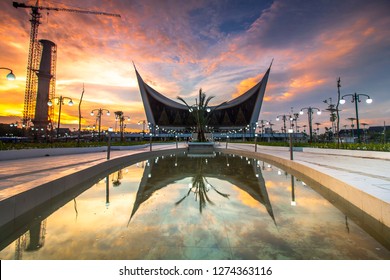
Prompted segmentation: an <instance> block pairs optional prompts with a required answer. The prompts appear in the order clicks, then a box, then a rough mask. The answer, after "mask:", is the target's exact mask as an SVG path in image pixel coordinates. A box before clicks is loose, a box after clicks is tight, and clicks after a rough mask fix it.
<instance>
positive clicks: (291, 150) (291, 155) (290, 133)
mask: <svg viewBox="0 0 390 280" xmlns="http://www.w3.org/2000/svg"><path fill="white" fill-rule="evenodd" d="M293 133H294V129H293V128H289V129H288V134H289V136H290V160H293V159H294V156H293V138H292V134H293Z"/></svg>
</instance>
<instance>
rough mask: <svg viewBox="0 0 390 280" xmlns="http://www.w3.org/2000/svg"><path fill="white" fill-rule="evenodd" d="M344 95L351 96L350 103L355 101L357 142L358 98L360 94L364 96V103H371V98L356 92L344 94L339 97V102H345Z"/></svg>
mask: <svg viewBox="0 0 390 280" xmlns="http://www.w3.org/2000/svg"><path fill="white" fill-rule="evenodd" d="M346 96H351V97H352V101H351V102H352V103H354V102H355V112H356V128H357V137H358V143H360V131H359V113H358V102H361V100H360V96H364V97H366V98H367V99H366V103H367V104H371V103H372V99H371V97H370V96H368V95H367V94H357V93H356V92H355V93H354V94H345V95H343V96H342V97H341V99H340V101H339V102H340V104H341V105H342V104H344V103H345V99H344V97H346Z"/></svg>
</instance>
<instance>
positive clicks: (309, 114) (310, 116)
mask: <svg viewBox="0 0 390 280" xmlns="http://www.w3.org/2000/svg"><path fill="white" fill-rule="evenodd" d="M303 110H307V117H308V121H309V132H310V143H311V142H312V141H313V127H312V121H313V110H317V115H321V110H320V109H318V108H315V107H306V108H302V109H301V111H300V112H299V114H300V115H303Z"/></svg>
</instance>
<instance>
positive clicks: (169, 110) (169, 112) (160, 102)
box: [134, 63, 272, 128]
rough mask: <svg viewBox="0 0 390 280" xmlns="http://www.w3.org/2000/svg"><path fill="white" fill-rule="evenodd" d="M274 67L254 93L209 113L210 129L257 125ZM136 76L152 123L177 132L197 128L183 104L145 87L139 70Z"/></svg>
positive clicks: (251, 91)
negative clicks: (171, 128) (180, 129)
mask: <svg viewBox="0 0 390 280" xmlns="http://www.w3.org/2000/svg"><path fill="white" fill-rule="evenodd" d="M271 65H272V63H271ZM271 65H270V67H269V68H268V70H267V72H266V73H265V74H264V76H263V78H262V79H261V81H259V82H258V83H257V84H256V85H255V86H253V87H252V88H251V89H249V90H248V91H246V92H245V93H243V94H242V95H240V96H238V97H236V98H235V99H232V100H230V101H228V102H226V103H225V104H222V105H218V106H214V108H215V107H217V108H216V109H215V110H212V112H211V113H210V114H211V116H210V123H209V125H210V126H213V127H217V128H233V127H244V126H246V125H249V124H251V123H255V122H256V121H257V119H258V117H259V114H260V109H261V105H262V103H263V98H264V94H265V89H266V86H267V81H268V76H269V72H270V69H271ZM134 68H135V66H134ZM135 72H136V75H137V80H138V85H139V89H140V93H141V97H142V102H143V104H144V108H145V113H146V117H147V119H148V122H149V123H151V124H152V125H158V126H159V127H176V128H185V127H191V126H193V125H194V124H195V122H194V120H193V118H192V116H191V114H190V113H189V112H188V109H187V107H186V106H185V105H184V104H181V103H178V102H176V101H173V100H171V99H169V98H167V97H165V96H164V95H162V94H161V93H159V92H158V91H156V90H155V89H153V88H152V87H151V86H149V85H148V84H146V83H145V82H144V81H143V79H142V77H141V75H140V74H139V73H138V71H137V69H136V68H135ZM211 108H213V106H211Z"/></svg>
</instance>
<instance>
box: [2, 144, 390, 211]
mask: <svg viewBox="0 0 390 280" xmlns="http://www.w3.org/2000/svg"><path fill="white" fill-rule="evenodd" d="M178 147H179V148H184V147H186V144H185V143H179V145H178ZM175 148H176V144H175V143H172V144H154V145H153V151H157V150H163V149H175ZM216 148H217V149H218V150H224V149H226V145H225V143H224V142H221V143H217V144H216ZM228 148H229V149H232V150H241V151H246V152H250V153H253V154H254V152H255V147H254V145H253V144H235V143H229V145H228ZM148 151H150V147H149V145H142V146H136V147H132V148H131V150H112V151H111V154H110V159H116V158H120V157H124V156H129V155H134V154H138V153H143V152H148ZM257 153H259V154H260V153H261V154H264V155H272V156H273V157H277V158H280V159H284V160H289V158H290V152H289V150H288V148H283V149H281V148H271V147H264V146H257ZM0 159H1V154H0ZM105 161H107V153H106V152H95V153H83V154H69V155H61V156H46V157H33V158H25V159H16V160H0V179H1V180H0V199H1V200H3V199H6V198H7V197H9V196H12V195H15V194H17V192H18V191H22V190H23V186H24V185H26V184H28V185H30V186H31V185H37V186H38V185H40V184H42V183H45V182H47V181H48V180H50V179H51V178H58V177H61V176H65V175H67V174H69V173H70V172H74V171H76V170H80V169H84V168H88V167H91V166H94V165H97V164H99V163H102V162H105ZM294 162H297V163H299V164H301V165H302V166H307V167H309V168H311V169H314V170H316V171H318V172H320V173H323V174H326V175H329V176H331V177H333V178H336V179H338V180H340V181H342V182H345V183H347V184H348V185H350V186H353V187H354V188H356V189H359V190H361V191H362V192H364V193H367V194H369V195H371V196H373V197H375V198H377V199H379V200H381V201H383V202H384V203H385V205H386V204H390V172H389V171H390V159H386V158H375V157H373V156H370V157H362V156H345V155H335V154H323V153H322V154H321V153H316V152H315V150H314V152H313V151H312V152H306V151H304V152H299V151H295V152H294ZM388 214H389V213H387V214H386V215H388Z"/></svg>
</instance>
